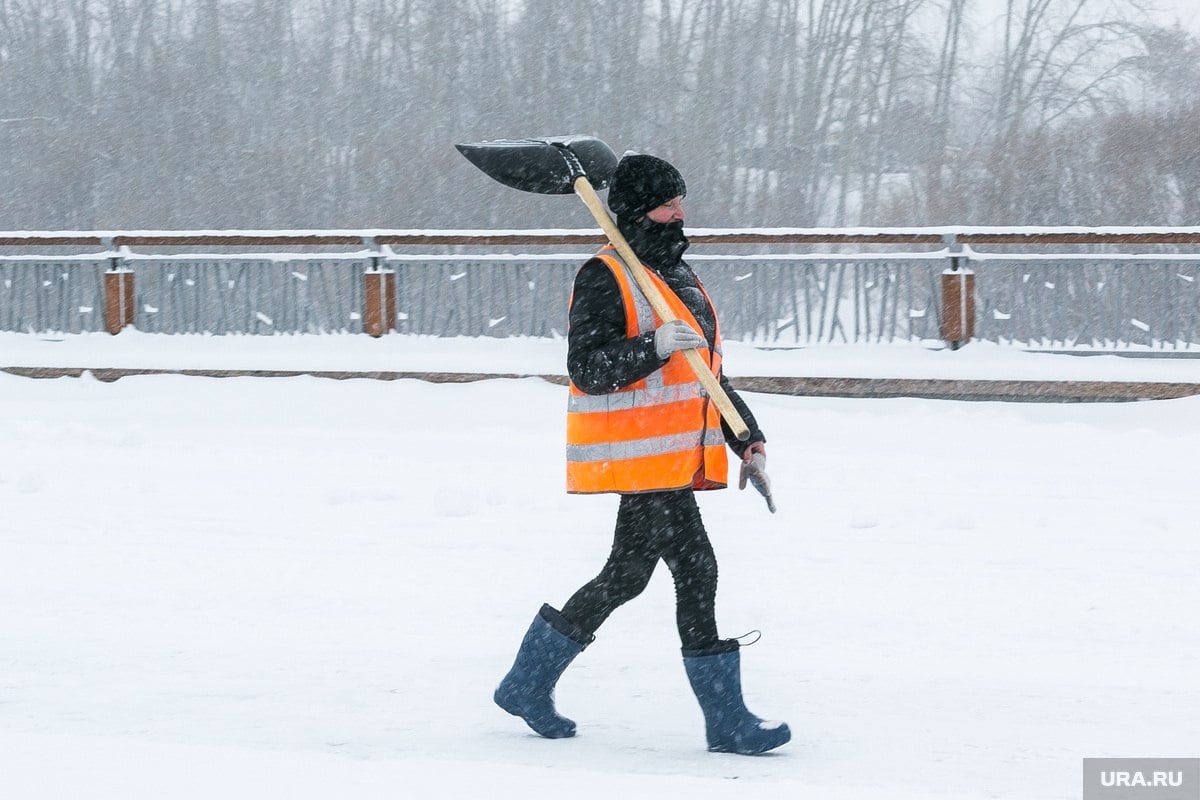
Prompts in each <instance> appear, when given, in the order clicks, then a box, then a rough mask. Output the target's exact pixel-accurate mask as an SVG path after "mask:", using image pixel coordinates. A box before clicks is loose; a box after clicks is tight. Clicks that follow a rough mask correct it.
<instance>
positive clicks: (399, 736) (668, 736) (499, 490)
mask: <svg viewBox="0 0 1200 800" xmlns="http://www.w3.org/2000/svg"><path fill="white" fill-rule="evenodd" d="M123 336H124V335H123ZM118 338H121V337H118ZM143 338H149V337H143ZM130 341H131V342H132V341H136V338H135V339H131V340H130ZM399 343H400V342H399V340H396V344H397V345H398V344H399ZM498 344H500V345H503V344H505V343H504V342H499V343H498ZM509 344H511V343H509ZM355 346H356V345H355ZM935 355H951V354H935ZM1090 360H1093V359H1081V361H1090ZM749 399H750V402H751V404H752V406H753V408H754V410H755V412H756V414H757V415H758V416H759V418H760V420H761V421H762V423H763V426H764V428H765V429H766V431H767V432H768V435H769V437H770V444H769V448H770V454H771V460H770V468H771V474H772V479H773V481H774V485H775V487H776V493H777V500H778V505H779V509H780V510H779V514H778V515H775V516H772V515H769V514H767V513H766V511H765V509H764V508H763V504H762V502H761V499H760V498H758V497H757V496H755V495H753V494H752V493H750V492H745V493H742V492H738V491H736V490H732V491H725V492H713V493H707V494H706V496H705V497H703V498H702V501H701V505H702V509H703V511H704V514H705V520H706V522H707V523H708V526H709V529H710V531H711V532H712V534H713V539H714V545H715V547H716V548H717V551H718V554H719V557H720V559H721V581H722V588H721V592H720V602H719V609H718V617H719V619H720V620H721V624H722V628H723V632H724V633H725V634H726V635H736V634H740V633H742V632H744V631H746V630H749V629H751V628H761V629H763V630H764V632H765V637H764V639H763V640H762V641H761V642H760V643H758V644H756V645H755V646H753V647H751V648H748V649H747V650H746V651H745V654H744V667H745V684H746V694H747V700H748V703H749V705H750V707H751V708H752V709H753V710H755V711H758V712H759V713H761V714H764V715H767V716H771V717H778V718H782V719H786V720H787V721H788V722H789V723H790V724H791V725H792V728H793V730H794V731H795V738H794V740H793V742H792V743H791V744H790V745H788V746H787V747H785V748H783V749H781V750H780V751H778V752H777V753H776V754H773V755H770V756H766V757H761V758H741V757H737V756H720V755H712V754H708V753H706V752H704V739H703V723H702V720H701V717H700V712H699V709H698V707H697V706H696V703H695V700H694V699H693V698H692V696H691V694H690V692H689V690H688V687H687V681H686V678H685V677H684V673H683V669H682V665H681V663H680V659H679V652H678V649H677V648H678V645H677V641H676V639H675V633H674V630H673V624H674V623H673V620H674V615H673V607H672V605H673V593H672V590H671V585H670V580H669V576H668V575H667V572H666V570H660V572H659V574H656V575H655V578H654V580H653V582H652V583H651V585H650V587H649V589H648V590H647V591H646V593H645V594H644V595H643V596H641V597H639V598H638V599H637V600H635V601H634V602H633V603H632V604H631V605H630V606H627V607H626V608H624V609H622V610H620V611H618V612H617V613H616V614H615V615H614V616H613V618H612V619H611V620H609V622H608V623H607V624H606V626H605V627H604V628H603V629H602V630H601V632H600V636H599V637H598V639H597V641H596V643H595V644H594V645H593V646H592V647H591V648H589V649H588V651H587V652H586V653H585V654H584V655H583V656H582V657H581V658H580V659H579V660H578V661H577V662H576V663H575V664H574V665H573V666H572V668H571V669H570V670H569V671H568V673H567V675H566V677H565V678H564V680H563V682H562V684H561V685H560V689H559V702H560V704H561V706H562V708H563V710H564V711H565V712H566V713H568V714H570V715H571V716H572V717H574V718H575V719H576V721H577V722H578V723H579V726H580V733H579V736H578V737H577V738H576V739H573V740H565V741H555V742H552V741H546V740H541V739H538V738H537V737H535V736H533V735H531V734H529V733H528V731H527V730H526V729H525V728H524V727H523V726H522V725H521V723H519V722H518V721H516V720H514V719H513V718H511V717H508V716H507V715H505V714H504V713H503V712H501V711H499V710H498V709H496V708H495V707H494V706H492V704H491V702H490V694H491V690H492V689H493V688H494V684H495V682H496V681H497V680H498V679H499V677H500V676H501V675H502V674H503V672H504V670H506V669H507V667H508V665H509V663H510V662H511V659H512V655H513V653H514V651H515V648H516V645H517V642H518V641H519V638H520V636H521V634H522V633H523V631H524V629H525V627H526V626H527V625H528V622H529V619H530V618H531V617H532V615H533V613H534V612H535V611H536V609H537V607H538V605H539V604H540V603H542V602H551V603H555V604H560V603H561V602H562V601H563V600H564V599H565V598H566V596H567V595H568V594H569V593H570V592H571V591H572V590H573V589H574V588H576V586H577V585H578V584H580V583H582V582H583V581H584V580H586V579H587V578H589V577H591V576H592V574H593V573H594V571H595V570H596V569H597V568H598V567H599V565H600V563H601V562H602V560H603V558H604V556H605V554H606V553H607V550H608V546H609V537H610V535H611V529H612V522H613V514H614V510H615V501H614V500H613V499H612V498H607V497H569V496H567V495H566V494H564V493H563V490H562V481H563V476H562V469H563V466H562V426H563V407H564V403H565V390H564V389H563V388H562V387H559V386H554V385H551V384H548V383H546V382H543V381H539V380H534V379H530V380H492V381H484V382H480V383H474V384H429V383H423V382H420V381H410V380H404V381H396V382H377V381H349V382H346V381H325V380H319V379H315V378H307V377H300V378H283V379H253V378H234V379H228V380H214V379H206V378H187V377H179V376H152V377H132V378H127V379H123V380H121V381H119V382H117V383H113V384H104V383H100V382H98V381H95V380H93V379H90V378H86V377H85V378H82V379H59V380H45V381H34V380H28V379H23V378H17V377H13V376H8V375H0V451H2V452H3V454H4V458H3V459H0V509H3V512H2V514H0V552H2V553H3V557H2V558H0V796H3V797H13V798H21V799H22V800H43V799H44V800H49V799H50V798H55V800H57V798H60V797H64V796H69V797H80V798H89V800H91V799H92V798H96V799H97V800H100V799H104V800H107V799H108V798H113V799H114V800H115V799H116V798H121V800H125V798H130V797H155V798H159V797H170V798H191V797H197V798H199V797H216V796H220V797H223V798H231V799H232V798H247V799H248V800H249V798H254V800H259V798H262V797H268V796H287V797H291V798H298V799H299V800H306V798H318V797H320V798H326V797H329V796H333V795H336V796H344V797H356V798H357V797H364V798H371V797H384V796H387V797H432V796H436V797H455V798H456V797H478V796H480V795H481V794H486V795H487V796H495V797H526V796H556V795H567V794H569V795H570V796H571V797H573V798H579V800H591V799H592V798H596V799H597V800H599V798H605V800H611V798H612V797H613V796H614V795H620V796H630V797H637V796H647V795H649V796H656V797H687V798H693V799H694V798H707V797H713V798H716V797H725V796H728V795H729V793H730V792H731V791H732V792H734V794H736V796H738V797H764V798H766V797H770V798H780V797H797V798H814V800H815V799H816V798H835V799H838V798H845V799H846V800H849V799H850V798H868V797H869V798H888V799H891V800H898V799H899V798H905V799H907V798H916V797H934V798H936V797H946V798H950V797H953V798H985V797H986V798H996V797H999V798H1014V800H1015V799H1017V798H1020V800H1027V799H1028V798H1043V797H1044V798H1072V797H1077V796H1078V787H1079V780H1080V769H1081V759H1082V758H1083V757H1085V756H1097V755H1111V756H1121V755H1180V756H1189V755H1190V756H1194V755H1195V754H1197V753H1198V752H1200V720H1198V719H1197V717H1196V715H1195V713H1194V709H1195V708H1197V707H1200V678H1198V677H1197V672H1196V670H1195V665H1196V663H1198V661H1200V634H1197V630H1196V626H1195V609H1196V608H1198V607H1200V583H1198V582H1197V581H1196V580H1195V576H1196V574H1197V573H1198V572H1200V545H1198V544H1197V540H1196V537H1195V527H1196V524H1195V520H1196V519H1197V518H1200V500H1198V499H1197V496H1196V493H1195V486H1194V484H1195V480H1194V469H1193V464H1194V460H1195V453H1196V452H1197V451H1198V450H1200V434H1198V433H1197V432H1196V430H1197V429H1196V425H1195V420H1196V418H1197V415H1198V414H1200V398H1197V399H1185V400H1174V401H1161V402H1155V403H1139V404H1120V405H1089V406H1079V405H1069V406H1062V405H1035V404H1022V405H1004V404H996V403H958V402H946V401H921V400H836V399H821V398H796V397H786V396H775V395H751V396H750V397H749Z"/></svg>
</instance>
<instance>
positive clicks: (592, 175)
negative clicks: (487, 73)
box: [455, 136, 750, 441]
mask: <svg viewBox="0 0 1200 800" xmlns="http://www.w3.org/2000/svg"><path fill="white" fill-rule="evenodd" d="M455 147H457V148H458V152H460V153H462V154H463V155H464V156H466V157H467V160H468V161H470V162H471V163H472V164H474V165H475V166H477V167H479V168H480V169H481V170H483V171H484V172H485V173H487V175H488V176H489V177H491V178H494V179H495V180H497V181H499V182H500V183H503V184H504V185H505V186H511V187H512V188H514V189H520V190H522V191H525V192H534V193H536V194H571V193H574V194H577V195H579V197H580V199H581V200H583V202H584V205H586V206H587V207H588V210H589V211H591V212H592V216H593V217H595V218H596V222H598V223H600V227H601V228H602V229H603V230H604V234H605V235H606V236H608V240H609V241H610V242H612V245H613V247H615V248H616V249H617V252H618V253H620V254H621V258H622V259H624V261H625V263H626V264H628V265H629V268H630V269H631V270H632V271H633V278H634V280H635V281H637V285H638V287H639V288H641V290H642V294H644V295H645V296H646V299H647V300H648V301H650V306H651V308H653V309H654V313H655V314H657V315H658V318H659V319H660V320H662V322H664V323H666V322H670V321H671V320H673V319H675V318H676V317H675V314H673V313H672V312H671V307H670V306H668V305H667V301H666V300H665V299H663V296H662V294H661V293H660V292H659V291H658V287H657V286H655V285H654V282H653V281H652V280H651V279H650V276H649V274H647V272H646V268H645V267H644V266H643V265H642V262H641V261H640V260H638V257H637V256H636V255H634V252H633V249H632V248H631V247H630V246H629V243H628V242H626V241H625V237H624V236H622V235H621V231H620V229H618V228H617V224H616V223H615V222H613V219H612V217H610V216H609V215H608V209H606V208H605V207H604V206H603V204H602V203H601V202H600V197H599V196H598V195H597V194H596V189H597V188H599V189H603V188H605V187H606V186H608V182H609V180H610V179H611V178H612V174H613V171H614V170H615V169H616V168H617V157H616V156H615V155H613V151H612V150H611V149H609V147H608V145H606V144H605V143H604V142H602V141H600V140H599V139H597V138H595V137H594V136H555V137H549V138H545V139H497V140H495V141H491V142H478V143H475V144H459V145H455ZM683 355H684V358H686V359H687V362H688V365H689V366H691V368H692V371H693V372H694V373H696V378H697V379H698V380H699V381H700V383H701V385H703V386H704V389H705V391H706V392H708V396H709V397H711V398H712V400H713V402H714V403H716V406H717V410H718V411H720V412H721V416H722V417H724V419H725V422H726V423H728V424H729V427H730V429H731V430H733V433H734V435H735V436H737V438H738V439H740V440H742V441H745V440H746V439H748V438H749V437H750V429H749V428H748V427H746V423H745V421H744V420H743V419H742V417H741V415H740V414H738V412H737V409H736V408H734V406H733V403H732V402H730V400H729V395H727V394H725V390H724V389H722V388H721V384H720V382H719V381H718V380H717V377H716V376H715V375H713V373H712V369H710V368H709V366H708V364H706V363H704V359H703V358H701V357H700V353H699V352H697V351H696V350H694V349H693V350H684V351H683Z"/></svg>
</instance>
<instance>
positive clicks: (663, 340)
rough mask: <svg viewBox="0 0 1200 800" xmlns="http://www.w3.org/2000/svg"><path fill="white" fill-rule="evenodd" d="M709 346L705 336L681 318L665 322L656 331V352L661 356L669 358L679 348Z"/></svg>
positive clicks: (688, 348) (687, 348)
mask: <svg viewBox="0 0 1200 800" xmlns="http://www.w3.org/2000/svg"><path fill="white" fill-rule="evenodd" d="M707 346H708V342H706V341H705V340H704V337H703V336H701V335H700V334H698V333H696V331H695V329H693V328H692V326H691V325H688V324H687V323H686V322H684V321H683V320H681V319H673V320H671V321H670V322H664V323H663V324H662V325H661V326H659V328H658V330H656V331H655V332H654V352H656V353H658V357H659V358H667V357H669V356H670V355H671V354H672V353H674V352H676V351H678V350H690V349H692V348H694V347H707Z"/></svg>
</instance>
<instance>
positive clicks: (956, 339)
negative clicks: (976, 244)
mask: <svg viewBox="0 0 1200 800" xmlns="http://www.w3.org/2000/svg"><path fill="white" fill-rule="evenodd" d="M961 260H965V259H963V258H962V257H961V256H951V257H950V267H949V268H948V269H946V270H945V271H943V272H942V338H943V339H945V340H946V341H947V342H949V343H950V349H951V350H957V349H958V348H959V347H962V346H963V345H964V344H966V343H967V342H968V341H970V340H971V338H972V337H974V336H975V273H974V272H972V271H971V270H970V269H967V268H965V267H962V266H961V265H960V263H959V262H960V261H961Z"/></svg>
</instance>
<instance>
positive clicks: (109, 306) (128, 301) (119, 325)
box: [104, 257, 137, 335]
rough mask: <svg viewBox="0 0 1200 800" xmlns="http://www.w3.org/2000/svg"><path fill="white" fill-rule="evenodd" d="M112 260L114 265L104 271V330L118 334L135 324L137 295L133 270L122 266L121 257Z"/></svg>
mask: <svg viewBox="0 0 1200 800" xmlns="http://www.w3.org/2000/svg"><path fill="white" fill-rule="evenodd" d="M110 262H111V265H112V266H111V267H110V268H109V269H108V270H107V271H106V272H105V273H104V330H106V331H108V332H109V333H111V334H113V335H116V334H118V333H120V332H121V330H122V329H123V328H124V327H125V326H126V325H132V324H133V314H134V311H135V310H136V309H137V295H136V294H134V281H133V270H131V269H127V268H125V267H122V266H121V259H120V258H116V257H114V258H111V259H110Z"/></svg>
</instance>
